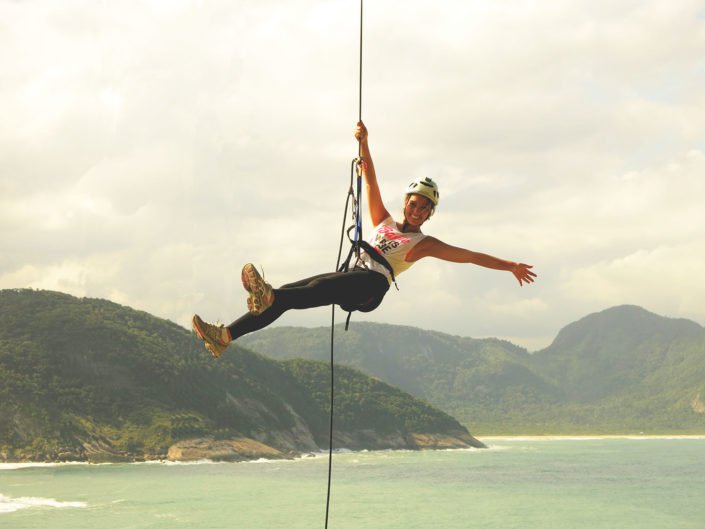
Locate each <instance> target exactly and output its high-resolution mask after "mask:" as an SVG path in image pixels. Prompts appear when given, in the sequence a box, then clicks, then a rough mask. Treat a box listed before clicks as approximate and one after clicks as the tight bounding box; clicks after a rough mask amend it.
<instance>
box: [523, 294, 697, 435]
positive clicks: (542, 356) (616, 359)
mask: <svg viewBox="0 0 705 529" xmlns="http://www.w3.org/2000/svg"><path fill="white" fill-rule="evenodd" d="M704 360H705V329H703V327H701V326H700V325H698V324H697V323H695V322H692V321H689V320H685V319H673V318H665V317H662V316H657V315H656V314H653V313H650V312H648V311H646V310H644V309H643V308H640V307H636V306H633V305H623V306H618V307H613V308H610V309H607V310H604V311H602V312H599V313H596V314H591V315H589V316H586V317H585V318H582V319H581V320H579V321H577V322H575V323H572V324H570V325H568V326H566V327H565V328H564V329H562V330H561V331H560V332H559V333H558V335H557V336H556V339H555V340H554V341H553V343H552V344H551V345H550V346H549V347H547V348H546V349H543V350H541V351H538V352H536V353H535V354H534V355H533V356H532V361H533V362H532V364H533V367H534V369H535V370H537V371H538V372H540V373H542V374H543V375H544V376H545V377H546V378H548V379H550V380H551V381H552V382H553V383H554V384H555V385H556V386H558V387H559V388H560V389H561V391H562V392H563V394H564V395H565V398H564V400H565V401H566V402H568V403H570V405H571V406H570V408H571V410H572V411H573V413H575V414H576V418H578V419H582V420H588V421H590V422H593V423H598V422H599V423H602V424H605V425H607V426H608V427H609V428H610V429H615V428H617V427H618V426H619V425H622V426H626V427H627V428H629V429H631V430H656V431H670V432H679V431H691V432H697V433H703V432H705V413H703V412H705V406H703V403H702V398H703V397H705V361H704Z"/></svg>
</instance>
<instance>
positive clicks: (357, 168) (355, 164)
mask: <svg viewBox="0 0 705 529" xmlns="http://www.w3.org/2000/svg"><path fill="white" fill-rule="evenodd" d="M362 3H363V0H360V75H359V85H358V115H357V120H358V121H362ZM355 172H357V195H356V194H355V191H353V175H354V174H355ZM361 192H362V142H361V141H360V140H359V139H358V142H357V158H356V159H354V160H353V161H352V165H351V168H350V187H349V189H348V195H347V197H346V199H345V211H344V213H343V227H342V228H341V233H340V245H339V247H338V260H337V261H336V264H335V269H336V270H339V269H340V258H341V256H342V253H343V241H344V239H345V233H346V232H345V222H346V219H347V216H348V207H349V206H350V202H351V201H352V204H353V217H354V219H355V225H354V226H353V227H354V229H355V236H354V239H353V245H354V247H355V254H356V257H357V258H359V257H360V241H361V240H362V220H361V215H360V194H361ZM351 229H352V227H351ZM349 231H350V230H348V233H349ZM349 237H350V236H349V235H348V238H349ZM334 349H335V305H331V322H330V423H329V424H330V428H329V432H328V439H329V441H328V491H327V493H326V523H325V529H328V515H329V513H330V486H331V480H332V476H333V405H334V404H335V398H334V397H335V391H334V390H335V369H334V367H333V359H334Z"/></svg>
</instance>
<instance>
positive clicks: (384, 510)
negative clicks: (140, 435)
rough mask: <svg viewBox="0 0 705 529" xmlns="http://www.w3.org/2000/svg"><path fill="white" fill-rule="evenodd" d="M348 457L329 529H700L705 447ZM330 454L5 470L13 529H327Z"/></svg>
mask: <svg viewBox="0 0 705 529" xmlns="http://www.w3.org/2000/svg"><path fill="white" fill-rule="evenodd" d="M483 440H484V441H485V442H486V443H487V444H488V445H489V446H490V448H489V449H488V450H477V449H472V450H449V451H424V452H408V451H389V452H386V451H385V452H340V453H336V454H335V455H334V459H333V486H332V496H331V510H330V519H329V524H328V527H329V528H330V529H413V528H419V529H420V528H424V529H427V528H433V529H437V528H439V529H469V528H483V529H494V528H497V529H499V528H501V529H513V528H517V529H519V528H521V529H539V528H540V529H551V528H555V529H703V528H704V527H705V438H702V437H696V438H675V437H674V438H572V439H568V438H547V439H535V438H497V439H483ZM327 470H328V464H327V456H326V455H316V456H314V457H304V458H301V459H297V460H293V461H258V462H249V463H210V462H205V461H204V462H198V463H163V462H162V463H159V462H156V463H134V464H101V465H89V464H76V463H74V464H58V465H47V464H43V465H27V464H22V465H14V464H0V527H1V528H3V529H25V528H32V529H69V528H70V529H81V528H86V529H95V528H100V529H113V528H115V529H118V528H119V529H138V528H139V529H142V528H144V529H147V528H149V529H175V528H198V529H208V528H219V529H220V528H238V529H249V528H252V529H255V528H256V529H278V528H281V529H315V528H323V527H324V518H325V495H326V479H327Z"/></svg>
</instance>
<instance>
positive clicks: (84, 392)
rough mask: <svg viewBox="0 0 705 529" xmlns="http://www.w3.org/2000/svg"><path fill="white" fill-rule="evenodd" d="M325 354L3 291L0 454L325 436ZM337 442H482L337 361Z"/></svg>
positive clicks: (262, 446) (295, 450)
mask: <svg viewBox="0 0 705 529" xmlns="http://www.w3.org/2000/svg"><path fill="white" fill-rule="evenodd" d="M328 396H329V367H328V365H326V364H324V363H320V362H313V361H309V360H291V361H286V362H281V361H275V360H272V359H269V358H266V357H264V356H261V355H258V354H255V353H252V352H250V351H247V350H245V349H243V348H242V347H241V346H238V345H235V346H231V347H230V348H229V349H228V351H227V352H226V353H225V354H224V355H223V356H222V357H221V358H219V359H214V358H212V357H211V356H210V355H209V354H208V353H207V352H206V350H205V349H204V348H203V344H202V343H201V342H200V341H199V340H198V339H197V338H196V337H195V336H194V335H193V334H192V333H191V332H190V331H188V330H186V329H184V328H183V327H180V326H178V325H176V324H174V323H171V322H169V321H166V320H163V319H159V318H156V317H154V316H151V315H149V314H147V313H145V312H141V311H137V310H133V309H130V308H128V307H123V306H120V305H117V304H115V303H111V302H109V301H105V300H98V299H86V298H83V299H79V298H75V297H72V296H69V295H67V294H61V293H57V292H47V291H32V290H0V461H2V460H5V461H17V460H40V461H47V460H49V461H54V460H82V461H105V460H108V461H120V460H126V461H132V460H143V459H155V458H166V457H168V458H170V459H177V460H187V459H202V458H210V459H218V460H241V459H252V458H258V457H267V458H277V457H291V456H292V455H296V454H300V453H302V452H308V451H318V450H321V449H324V448H327V446H328V414H329V400H328V399H329V397H328ZM334 446H335V447H337V448H344V447H345V448H351V449H364V448H367V449H385V448H405V449H415V448H439V447H440V448H451V447H456V448H457V447H468V446H477V447H482V446H484V445H482V443H481V442H479V441H477V440H476V439H475V438H473V437H472V436H471V435H470V434H469V433H468V431H467V430H466V428H465V427H463V426H462V425H461V424H460V423H458V421H456V420H455V419H453V418H452V417H451V416H449V415H448V414H446V413H444V412H442V411H440V410H437V409H434V408H433V407H431V406H430V405H428V404H426V403H425V402H422V401H420V400H419V399H416V398H414V397H412V396H411V395H408V394H406V393H404V392H403V391H400V390H399V389H397V388H394V387H391V386H389V385H388V384H386V383H384V382H381V381H380V380H377V379H374V378H371V377H369V376H367V375H364V374H362V373H360V372H359V371H355V370H353V369H350V368H344V367H339V368H338V369H337V370H336V408H335V435H334Z"/></svg>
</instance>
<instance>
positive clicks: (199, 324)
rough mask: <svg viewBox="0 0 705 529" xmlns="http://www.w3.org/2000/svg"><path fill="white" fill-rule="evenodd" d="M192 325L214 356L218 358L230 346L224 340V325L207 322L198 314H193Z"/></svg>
mask: <svg viewBox="0 0 705 529" xmlns="http://www.w3.org/2000/svg"><path fill="white" fill-rule="evenodd" d="M191 325H192V326H193V331H194V332H195V333H196V334H197V335H198V337H199V338H200V339H201V340H203V342H204V343H205V345H206V349H208V350H209V351H210V353H211V354H212V355H213V356H215V357H216V358H218V357H219V356H220V355H221V354H223V351H225V349H226V348H227V347H228V344H227V343H225V341H223V327H224V325H212V324H210V323H206V322H205V321H203V320H202V319H201V318H200V316H199V315H198V314H194V315H193V318H192V319H191Z"/></svg>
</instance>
